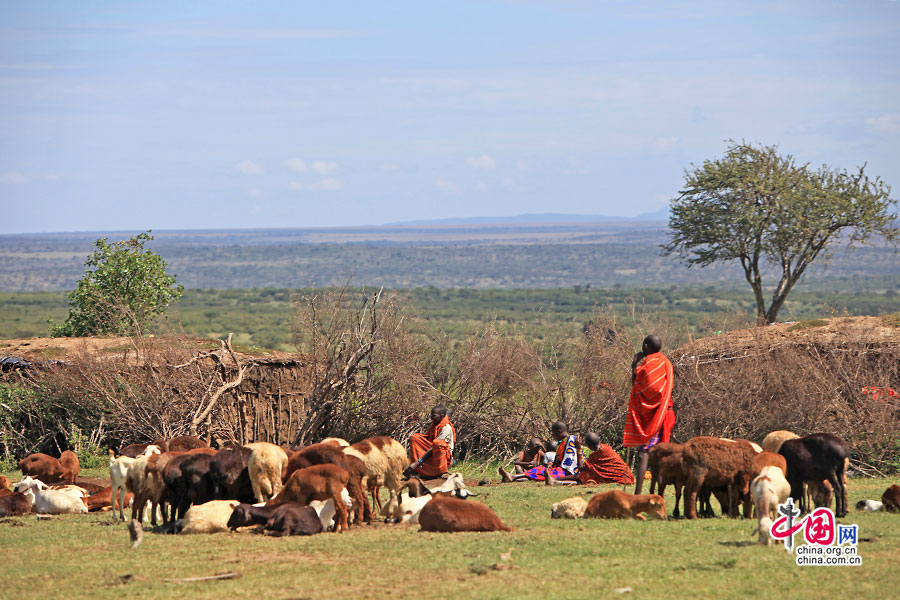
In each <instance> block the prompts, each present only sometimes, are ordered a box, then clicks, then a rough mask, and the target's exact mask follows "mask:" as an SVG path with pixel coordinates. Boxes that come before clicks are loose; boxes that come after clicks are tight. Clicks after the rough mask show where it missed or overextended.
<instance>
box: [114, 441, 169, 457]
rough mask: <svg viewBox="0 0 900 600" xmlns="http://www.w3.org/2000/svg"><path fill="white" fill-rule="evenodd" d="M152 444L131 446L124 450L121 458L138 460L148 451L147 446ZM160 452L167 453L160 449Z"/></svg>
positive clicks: (120, 454) (120, 453)
mask: <svg viewBox="0 0 900 600" xmlns="http://www.w3.org/2000/svg"><path fill="white" fill-rule="evenodd" d="M149 445H150V444H129V445H128V446H125V447H124V448H122V451H121V452H119V456H127V457H129V458H137V457H138V456H140V455H141V454H143V453H144V450H146V449H147V446H149ZM159 451H160V452H165V450H163V449H162V448H160V449H159Z"/></svg>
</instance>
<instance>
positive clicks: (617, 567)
mask: <svg viewBox="0 0 900 600" xmlns="http://www.w3.org/2000/svg"><path fill="white" fill-rule="evenodd" d="M463 471H464V472H465V473H466V475H467V477H471V478H473V479H479V478H481V477H482V476H485V475H487V476H488V477H490V478H491V479H492V480H494V481H496V480H498V479H499V478H498V477H497V476H496V474H495V473H493V474H492V473H491V470H490V469H487V468H481V467H477V466H474V465H464V467H463ZM4 474H5V475H7V476H8V477H10V478H11V479H13V480H14V481H15V480H17V479H18V477H19V474H18V472H6V473H4ZM83 474H84V473H83ZM87 475H88V476H91V475H94V476H97V477H101V476H103V470H102V469H100V470H96V471H95V472H93V473H91V472H88V473H87ZM890 483H891V482H890V481H888V480H884V479H851V480H850V503H851V506H852V505H853V504H855V503H856V502H857V501H858V500H861V499H864V498H872V499H877V498H880V496H881V493H882V492H883V490H884V489H885V488H886V487H887V486H888V485H889V484H890ZM613 487H614V486H584V487H578V488H547V487H545V486H543V485H540V484H533V483H517V484H505V485H499V484H493V485H489V486H485V487H480V488H477V490H476V491H477V492H479V493H480V494H481V496H480V497H479V498H477V500H480V501H483V502H485V503H487V504H488V505H490V506H491V507H492V508H494V510H495V511H496V512H497V513H498V514H499V515H500V517H501V518H502V519H503V520H504V521H505V522H506V524H507V525H510V526H512V527H513V528H514V531H513V532H511V533H457V534H439V533H422V532H419V530H418V529H419V528H418V526H405V525H381V524H376V525H373V526H362V527H356V528H353V529H351V530H350V531H349V532H347V533H344V534H321V535H317V536H313V537H309V538H300V537H292V538H271V537H265V536H262V535H256V534H248V533H241V534H237V533H233V534H215V535H209V536H172V535H162V534H150V533H148V534H147V535H145V537H144V542H143V544H142V546H141V547H140V548H138V549H136V550H129V548H128V545H129V540H128V533H127V529H126V527H125V525H124V524H121V523H120V524H110V515H109V513H95V514H91V515H86V516H85V515H82V516H76V515H66V516H60V517H54V518H52V519H51V520H48V521H40V522H38V521H37V520H36V519H35V517H34V516H33V515H29V516H25V517H18V518H11V519H3V520H0V559H2V565H3V567H2V569H0V589H2V590H3V596H4V597H6V598H20V599H21V598H48V597H49V598H61V597H65V598H87V597H90V598H95V599H97V598H122V597H127V598H172V597H189V598H192V599H193V598H216V599H220V598H254V599H258V598H310V599H320V598H322V599H324V598H422V597H434V598H454V599H467V598H479V599H480V598H541V599H553V598H560V599H575V598H654V599H658V598H688V597H690V598H747V597H752V598H787V597H790V598H792V599H793V598H821V597H823V596H825V595H827V596H829V597H833V598H847V599H850V598H853V599H855V598H878V599H884V598H889V597H892V596H894V594H895V593H897V590H898V589H900V570H898V569H897V568H896V561H897V556H898V552H900V515H891V514H885V513H863V512H857V511H855V510H851V512H850V514H849V515H848V517H847V518H846V519H843V520H842V522H843V523H856V524H858V525H859V536H860V538H861V540H860V543H859V546H858V549H859V555H860V556H861V557H862V565H861V566H858V567H799V566H796V565H795V564H794V559H793V557H792V556H789V555H788V554H787V553H786V552H785V550H784V548H783V547H782V546H773V547H770V548H764V547H758V546H757V545H756V544H755V543H754V542H753V541H752V540H753V539H754V538H751V537H750V535H749V534H750V531H751V530H752V529H753V526H754V523H755V521H749V520H743V519H736V520H732V519H727V518H716V519H703V520H698V521H683V520H670V521H667V522H662V521H648V522H639V521H605V520H578V521H570V520H552V519H550V505H551V504H552V503H553V502H556V501H558V500H561V499H563V498H567V497H569V496H572V495H576V494H578V493H582V494H584V493H587V492H590V491H598V490H601V489H611V488H613ZM671 489H672V488H671V487H670V488H669V491H671ZM666 501H667V503H669V504H670V505H671V502H673V501H674V500H673V498H672V496H671V495H670V494H667V498H666ZM669 512H671V508H670V509H669ZM798 540H799V538H798ZM507 552H511V558H512V560H510V561H506V560H503V559H502V558H501V557H500V555H501V554H504V553H507ZM226 572H238V573H240V574H241V577H240V578H237V579H230V580H221V581H206V582H196V583H180V582H166V581H164V579H166V578H188V577H198V576H208V575H215V574H220V573H226ZM626 587H629V588H631V589H632V590H633V591H632V592H630V593H624V594H623V593H621V592H616V591H615V590H616V589H617V588H626Z"/></svg>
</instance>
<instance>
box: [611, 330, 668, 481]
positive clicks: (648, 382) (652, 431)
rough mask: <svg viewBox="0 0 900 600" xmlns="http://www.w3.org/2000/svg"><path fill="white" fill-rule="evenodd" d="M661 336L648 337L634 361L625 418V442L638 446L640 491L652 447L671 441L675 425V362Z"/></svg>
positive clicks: (623, 443) (629, 446)
mask: <svg viewBox="0 0 900 600" xmlns="http://www.w3.org/2000/svg"><path fill="white" fill-rule="evenodd" d="M661 348H662V340H660V339H659V336H656V335H648V336H647V337H646V338H644V343H643V346H642V349H641V352H638V353H637V354H635V355H634V360H633V361H632V362H631V397H630V398H629V399H628V413H627V415H626V419H625V437H624V439H623V441H622V445H623V446H625V447H626V448H631V447H635V446H637V447H638V467H637V473H635V476H636V477H635V480H636V482H635V486H634V493H635V494H640V493H641V488H642V487H643V484H644V473H646V471H647V463H648V461H649V460H650V448H652V447H653V446H655V445H656V444H658V443H659V442H668V441H669V438H670V436H671V434H672V427H673V426H674V425H675V409H674V405H673V404H672V386H673V384H674V380H675V377H674V373H673V371H672V363H671V362H669V359H668V358H666V357H665V356H663V354H662V352H660V349H661Z"/></svg>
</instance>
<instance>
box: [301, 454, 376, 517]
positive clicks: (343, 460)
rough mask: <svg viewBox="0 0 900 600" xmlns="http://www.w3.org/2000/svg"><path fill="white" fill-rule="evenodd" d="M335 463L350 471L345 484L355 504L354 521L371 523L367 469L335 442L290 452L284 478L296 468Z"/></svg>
mask: <svg viewBox="0 0 900 600" xmlns="http://www.w3.org/2000/svg"><path fill="white" fill-rule="evenodd" d="M325 464H332V465H337V466H339V467H341V468H342V469H344V470H345V471H347V472H348V473H350V482H349V483H348V484H347V492H348V493H349V494H350V498H351V499H352V500H353V502H354V503H355V504H356V515H355V518H354V523H356V524H359V522H360V520H363V521H365V522H366V523H369V524H371V523H372V507H371V505H370V504H369V499H368V498H367V497H366V481H367V479H368V470H367V469H366V465H365V464H364V463H363V462H362V461H361V460H360V459H359V458H357V457H356V456H353V455H350V454H344V452H343V450H342V447H341V446H340V445H339V444H338V443H337V442H323V443H320V444H312V445H310V446H307V447H305V448H303V449H302V450H297V451H296V452H292V453H291V454H290V455H289V456H288V464H287V467H285V470H284V480H285V481H287V478H288V477H290V475H291V473H293V472H294V471H296V470H297V469H304V468H306V467H311V466H313V465H325Z"/></svg>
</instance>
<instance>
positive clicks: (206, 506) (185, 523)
mask: <svg viewBox="0 0 900 600" xmlns="http://www.w3.org/2000/svg"><path fill="white" fill-rule="evenodd" d="M239 504H240V502H238V501H237V500H211V501H210V502H204V503H203V504H196V505H194V506H192V507H190V508H189V509H187V511H186V512H185V513H184V518H183V519H181V520H180V521H178V522H177V523H176V524H175V532H176V533H218V532H220V531H228V529H229V526H228V523H229V521H230V517H231V514H232V512H234V509H235V507H236V506H238V505H239Z"/></svg>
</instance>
